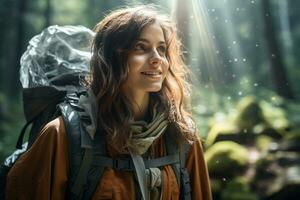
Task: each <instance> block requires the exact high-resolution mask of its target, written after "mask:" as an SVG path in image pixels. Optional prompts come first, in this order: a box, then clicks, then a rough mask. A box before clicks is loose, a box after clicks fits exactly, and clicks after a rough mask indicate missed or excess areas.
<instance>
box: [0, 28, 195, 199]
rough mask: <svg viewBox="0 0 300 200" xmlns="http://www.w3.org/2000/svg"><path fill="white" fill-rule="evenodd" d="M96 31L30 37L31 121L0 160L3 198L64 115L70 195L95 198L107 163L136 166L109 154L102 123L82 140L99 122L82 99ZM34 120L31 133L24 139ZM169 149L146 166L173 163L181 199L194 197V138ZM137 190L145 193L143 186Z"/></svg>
mask: <svg viewBox="0 0 300 200" xmlns="http://www.w3.org/2000/svg"><path fill="white" fill-rule="evenodd" d="M93 35H94V33H93V32H92V31H91V30H89V29H87V28H85V27H82V26H50V27H48V28H47V29H45V30H44V31H43V32H42V33H41V34H39V35H37V36H35V37H34V38H32V39H31V41H30V42H29V46H28V48H27V51H26V52H25V53H24V54H23V56H22V58H21V69H20V80H21V82H22V86H23V107H24V113H25V118H26V124H25V125H24V126H23V128H22V130H21V132H20V135H19V138H18V141H17V145H16V147H17V150H16V151H15V152H14V153H13V154H11V155H10V156H9V157H7V158H6V159H5V161H4V162H3V163H2V165H1V166H0V199H4V198H5V183H6V177H7V174H8V172H9V170H10V169H11V167H12V166H13V165H14V163H15V162H16V161H17V159H18V158H19V157H20V156H21V155H22V154H23V153H24V152H26V151H27V150H28V149H29V148H30V146H31V145H32V144H33V143H34V141H35V140H36V138H37V137H38V136H39V133H40V131H41V129H42V128H43V126H44V125H46V124H47V123H48V122H50V121H51V120H53V119H55V118H57V117H58V116H62V117H63V119H64V123H65V126H66V133H67V138H68V143H69V145H68V146H69V160H70V177H69V184H68V191H67V199H72V200H73V199H74V200H75V199H76V200H77V199H91V198H92V195H93V193H94V191H95V190H96V187H97V185H98V183H99V181H100V180H101V175H102V173H103V170H104V168H105V167H112V168H114V169H117V170H127V171H128V170H129V171H130V170H131V171H134V167H133V166H134V163H133V161H132V159H130V158H123V157H122V158H111V157H108V156H107V150H106V148H105V147H106V144H105V138H104V134H103V130H102V129H101V128H98V129H97V130H95V131H96V134H95V138H94V140H91V139H87V140H85V141H84V143H85V144H86V145H87V146H86V145H85V146H84V145H82V144H83V141H82V136H87V135H88V134H89V133H88V130H87V127H88V126H90V125H91V124H92V123H93V116H91V115H89V113H86V112H85V109H84V107H82V106H81V105H80V103H79V100H80V98H82V97H86V98H88V97H89V96H90V95H89V92H90V91H89V90H88V89H87V88H85V87H84V85H83V80H84V79H83V78H84V77H85V76H86V75H88V73H89V69H88V66H89V60H90V56H91V55H90V53H89V46H90V42H91V39H92V37H93ZM29 125H32V126H31V129H30V131H29V138H28V141H27V142H25V143H23V141H24V136H25V133H26V130H27V128H28V127H29ZM164 137H166V140H165V141H172V137H171V136H170V135H169V134H164ZM85 138H89V137H85ZM166 149H167V156H164V157H161V158H156V159H152V160H145V161H144V163H145V167H146V168H149V167H160V166H164V165H171V166H172V168H173V170H174V172H175V175H176V178H177V182H178V185H179V186H180V187H181V189H180V190H181V195H182V196H181V199H191V188H190V183H189V175H188V173H187V171H186V169H185V168H184V165H185V160H186V155H187V153H188V151H189V149H190V144H188V143H186V144H184V145H182V146H181V147H180V148H178V145H177V143H175V142H166ZM137 196H140V197H142V196H143V195H142V194H141V191H139V195H137Z"/></svg>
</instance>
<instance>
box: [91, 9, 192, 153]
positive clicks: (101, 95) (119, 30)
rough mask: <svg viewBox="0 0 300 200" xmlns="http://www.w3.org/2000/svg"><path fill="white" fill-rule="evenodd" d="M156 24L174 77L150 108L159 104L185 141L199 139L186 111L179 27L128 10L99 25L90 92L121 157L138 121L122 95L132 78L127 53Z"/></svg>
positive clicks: (148, 12)
mask: <svg viewBox="0 0 300 200" xmlns="http://www.w3.org/2000/svg"><path fill="white" fill-rule="evenodd" d="M154 22H158V23H159V24H160V26H161V28H162V30H163V33H164V37H165V41H166V44H167V53H166V57H167V59H168V61H169V72H168V75H167V77H166V79H165V80H164V82H163V85H162V89H161V90H160V91H159V92H156V93H151V94H150V102H154V103H159V106H160V109H161V110H163V112H165V113H166V114H167V116H168V119H169V121H170V123H171V124H173V125H174V127H176V129H177V130H178V131H177V132H179V133H180V134H181V135H182V136H183V137H184V138H186V139H188V140H195V139H196V135H195V133H194V130H195V126H194V124H195V123H194V122H193V121H192V120H191V118H190V115H189V113H188V112H187V111H186V110H185V109H186V98H185V97H186V96H189V95H188V94H189V84H188V82H187V81H186V80H187V75H188V69H187V66H186V65H185V64H184V62H183V56H182V51H181V42H180V40H179V39H178V37H177V34H176V26H175V24H174V23H173V22H172V21H171V20H170V19H169V18H168V17H167V16H165V15H162V14H159V13H158V12H157V9H156V8H155V7H153V6H150V5H144V6H137V7H133V8H123V9H119V10H115V11H113V12H111V13H110V14H108V15H107V16H106V17H105V18H104V19H103V20H102V21H100V22H99V23H98V24H97V25H96V27H95V29H94V30H95V33H96V35H95V37H94V40H93V44H92V58H91V71H92V76H91V88H92V90H93V92H94V93H95V95H96V98H97V101H98V105H99V111H98V120H99V125H100V126H101V127H102V128H103V129H104V130H105V131H106V133H108V134H109V136H110V138H111V139H112V140H111V142H113V144H114V146H116V147H118V149H119V150H121V151H122V148H126V146H127V142H128V139H129V138H130V121H132V120H133V111H132V109H131V108H132V102H129V101H128V99H127V98H126V97H125V95H124V94H123V93H122V91H121V86H122V84H123V83H124V82H125V80H126V79H127V76H128V64H127V58H128V53H129V51H130V50H131V49H133V47H134V45H135V43H136V41H137V40H138V38H139V35H140V33H141V31H142V30H143V28H145V27H146V26H148V25H151V24H153V23H154ZM120 147H121V148H120Z"/></svg>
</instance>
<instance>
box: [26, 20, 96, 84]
mask: <svg viewBox="0 0 300 200" xmlns="http://www.w3.org/2000/svg"><path fill="white" fill-rule="evenodd" d="M93 36H94V32H93V31H91V30H90V29H88V28H86V27H83V26H57V25H54V26H50V27H48V28H46V29H45V30H43V31H42V33H40V34H39V35H36V36H34V37H33V38H32V39H31V40H30V42H29V45H28V47H27V50H26V51H25V53H24V54H23V55H22V57H21V68H20V81H21V83H22V86H23V88H32V87H38V86H54V87H55V86H56V85H55V84H56V83H55V81H57V80H59V79H60V78H62V79H63V77H66V76H68V75H72V76H73V75H76V76H79V75H80V74H87V73H88V72H89V69H90V67H89V62H90V58H91V50H90V46H91V42H92V38H93Z"/></svg>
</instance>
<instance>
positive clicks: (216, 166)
mask: <svg viewBox="0 0 300 200" xmlns="http://www.w3.org/2000/svg"><path fill="white" fill-rule="evenodd" d="M205 158H206V161H207V165H208V168H209V171H210V173H211V174H214V175H221V176H224V177H231V176H233V175H235V174H238V173H240V172H242V171H243V170H245V169H246V167H247V164H248V152H247V149H246V148H245V147H243V146H241V145H239V144H237V143H235V142H231V141H223V142H218V143H216V144H214V145H213V146H211V147H210V148H209V149H207V151H206V152H205Z"/></svg>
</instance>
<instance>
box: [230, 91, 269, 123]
mask: <svg viewBox="0 0 300 200" xmlns="http://www.w3.org/2000/svg"><path fill="white" fill-rule="evenodd" d="M237 113H238V114H237V117H236V119H235V124H236V125H237V126H238V127H239V128H240V129H252V128H253V127H254V126H255V125H257V124H260V123H265V122H266V120H265V117H264V115H263V111H262V108H261V106H260V103H259V101H258V100H257V99H256V98H255V97H253V96H247V97H245V98H243V99H242V100H241V101H240V102H239V103H238V106H237Z"/></svg>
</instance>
